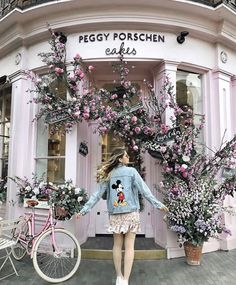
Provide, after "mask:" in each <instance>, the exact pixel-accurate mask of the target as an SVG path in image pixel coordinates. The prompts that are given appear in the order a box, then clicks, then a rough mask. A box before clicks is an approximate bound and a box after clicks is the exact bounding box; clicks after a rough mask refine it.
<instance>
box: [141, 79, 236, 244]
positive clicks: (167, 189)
mask: <svg viewBox="0 0 236 285" xmlns="http://www.w3.org/2000/svg"><path fill="white" fill-rule="evenodd" d="M149 98H150V99H149V102H147V103H148V104H149V106H150V107H151V108H152V110H154V116H155V118H156V119H157V120H158V121H159V122H160V124H157V127H160V129H159V132H160V134H159V136H157V137H156V138H155V139H154V140H152V141H149V142H146V143H145V144H144V146H145V148H146V149H148V150H149V151H150V150H151V152H154V154H155V153H158V155H157V156H156V157H157V158H159V159H160V164H161V165H162V167H163V172H162V175H163V181H162V182H161V183H160V185H159V186H157V188H158V190H159V191H161V192H162V193H163V195H164V203H165V204H166V206H167V207H168V208H169V213H168V214H167V216H166V222H167V225H168V227H169V228H170V229H171V230H172V231H174V232H176V233H177V234H178V241H179V242H180V244H182V243H184V242H185V241H188V242H191V243H192V244H194V245H202V244H203V242H205V241H208V239H209V238H210V237H215V238H217V237H219V234H221V233H223V232H224V233H226V234H229V231H228V229H227V228H226V227H225V225H224V222H223V220H222V214H223V212H224V211H229V212H231V209H230V208H229V207H228V208H227V207H224V205H223V202H224V199H225V196H226V195H231V196H233V195H234V192H235V190H236V178H235V175H232V176H230V177H228V178H225V179H221V178H220V173H221V171H222V169H223V168H224V167H229V168H232V167H235V158H236V136H234V137H233V138H232V139H231V140H230V141H229V142H225V143H224V144H222V146H221V147H220V149H219V150H217V151H215V152H213V154H212V153H210V154H209V155H208V154H206V153H204V152H203V149H202V148H200V147H199V143H198V138H199V135H200V132H201V130H202V128H203V127H204V117H202V118H201V120H200V124H199V125H198V126H196V125H195V123H194V113H193V111H192V109H191V108H190V107H189V106H182V107H180V106H178V104H177V103H176V101H175V96H174V93H173V88H172V84H171V82H170V81H169V79H168V77H166V78H165V82H164V84H163V89H162V96H161V97H160V98H159V100H157V99H156V96H155V94H154V93H153V92H150V97H149ZM164 102H166V103H164ZM167 108H170V109H172V114H173V117H172V118H171V120H172V123H173V125H172V126H168V125H166V124H165V123H164V122H163V121H162V113H163V112H164V111H165V110H166V109H167ZM171 130H177V131H175V132H174V135H173V136H171V135H170V134H171V133H170V131H171Z"/></svg>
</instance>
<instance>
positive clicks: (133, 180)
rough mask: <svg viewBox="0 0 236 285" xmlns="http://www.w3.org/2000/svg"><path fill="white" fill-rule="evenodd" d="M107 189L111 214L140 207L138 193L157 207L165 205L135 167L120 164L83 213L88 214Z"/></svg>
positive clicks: (86, 205)
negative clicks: (155, 195)
mask: <svg viewBox="0 0 236 285" xmlns="http://www.w3.org/2000/svg"><path fill="white" fill-rule="evenodd" d="M105 191H107V209H108V213H109V214H110V215H113V214H121V213H130V212H134V211H138V210H139V209H140V205H139V198H138V194H139V193H141V194H142V195H143V196H144V197H145V198H146V199H147V200H148V201H149V202H150V203H151V204H152V205H153V206H154V207H155V208H158V209H160V208H162V207H164V205H163V204H162V203H161V202H160V201H158V200H157V199H156V198H155V197H154V195H153V194H152V192H151V190H150V189H149V188H148V186H147V185H146V183H145V182H144V181H143V179H142V177H141V176H140V174H139V173H138V171H137V170H136V169H135V168H133V167H127V166H118V167H117V168H115V169H113V170H112V173H111V177H110V179H109V181H106V182H102V183H100V184H99V189H98V190H97V191H96V192H95V193H93V194H92V195H91V197H90V199H89V201H88V202H87V203H86V204H85V205H84V207H83V208H82V209H81V211H80V213H81V214H82V215H85V214H87V213H88V212H89V211H90V210H91V209H92V208H93V207H94V206H95V205H96V203H97V202H98V201H99V200H100V199H101V197H102V195H103V194H104V193H105Z"/></svg>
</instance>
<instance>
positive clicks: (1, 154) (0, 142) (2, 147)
mask: <svg viewBox="0 0 236 285" xmlns="http://www.w3.org/2000/svg"><path fill="white" fill-rule="evenodd" d="M10 120H11V87H8V88H4V89H2V90H0V175H1V178H3V179H4V178H5V177H6V176H7V175H8V155H9V139H10V126H11V125H10Z"/></svg>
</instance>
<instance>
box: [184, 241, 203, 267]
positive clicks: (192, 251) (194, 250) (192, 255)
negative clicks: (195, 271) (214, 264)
mask: <svg viewBox="0 0 236 285" xmlns="http://www.w3.org/2000/svg"><path fill="white" fill-rule="evenodd" d="M202 247H203V245H193V244H192V243H191V242H185V243H184V251H185V256H186V261H187V264H189V265H200V264H201V256H202Z"/></svg>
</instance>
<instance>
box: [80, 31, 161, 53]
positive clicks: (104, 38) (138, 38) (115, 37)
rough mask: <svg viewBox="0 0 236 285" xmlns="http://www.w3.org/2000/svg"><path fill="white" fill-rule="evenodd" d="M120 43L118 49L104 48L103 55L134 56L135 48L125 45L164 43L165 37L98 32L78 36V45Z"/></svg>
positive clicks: (142, 33)
mask: <svg viewBox="0 0 236 285" xmlns="http://www.w3.org/2000/svg"><path fill="white" fill-rule="evenodd" d="M97 42H107V43H109V44H110V43H112V42H114V43H116V42H119V43H121V44H120V46H119V47H107V48H105V55H107V56H113V55H120V54H122V55H136V54H137V50H136V48H135V47H130V46H127V43H130V44H133V43H135V42H148V43H157V44H159V43H164V42H165V35H163V34H158V33H144V32H140V33H138V32H100V33H88V34H81V35H79V43H80V44H81V43H97Z"/></svg>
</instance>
